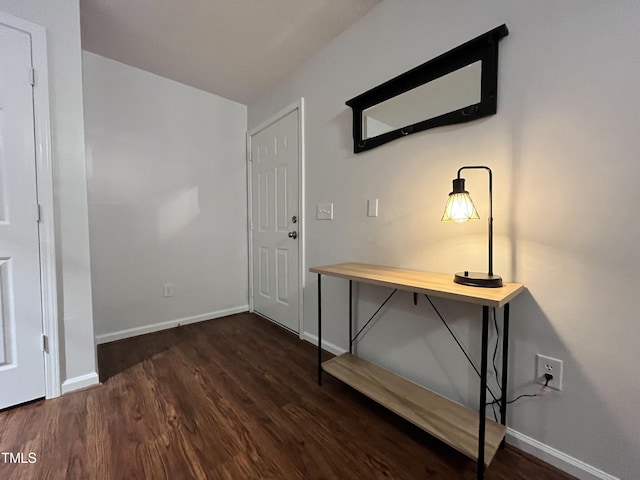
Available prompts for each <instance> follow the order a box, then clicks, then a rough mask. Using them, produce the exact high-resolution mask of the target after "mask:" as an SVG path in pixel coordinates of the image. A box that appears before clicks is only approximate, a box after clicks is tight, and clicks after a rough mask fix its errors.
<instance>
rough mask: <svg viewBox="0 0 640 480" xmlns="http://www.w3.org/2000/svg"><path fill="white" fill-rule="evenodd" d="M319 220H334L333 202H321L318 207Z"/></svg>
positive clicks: (317, 215)
mask: <svg viewBox="0 0 640 480" xmlns="http://www.w3.org/2000/svg"><path fill="white" fill-rule="evenodd" d="M316 218H317V219H318V220H333V203H319V204H318V206H317V209H316Z"/></svg>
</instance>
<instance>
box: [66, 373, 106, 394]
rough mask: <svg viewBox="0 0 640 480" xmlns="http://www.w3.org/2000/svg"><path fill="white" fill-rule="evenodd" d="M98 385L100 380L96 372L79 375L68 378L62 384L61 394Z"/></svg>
mask: <svg viewBox="0 0 640 480" xmlns="http://www.w3.org/2000/svg"><path fill="white" fill-rule="evenodd" d="M99 383H100V378H99V377H98V373H97V372H91V373H87V374H86V375H80V376H79V377H73V378H68V379H67V380H65V381H64V382H63V383H62V387H61V389H60V390H61V393H62V395H64V394H65V393H69V392H73V391H75V390H80V389H82V388H87V387H92V386H94V385H98V384H99Z"/></svg>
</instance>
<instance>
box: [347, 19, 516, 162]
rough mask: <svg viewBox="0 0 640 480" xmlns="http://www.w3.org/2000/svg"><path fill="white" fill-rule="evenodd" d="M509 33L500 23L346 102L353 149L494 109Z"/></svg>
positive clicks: (358, 149)
mask: <svg viewBox="0 0 640 480" xmlns="http://www.w3.org/2000/svg"><path fill="white" fill-rule="evenodd" d="M508 34H509V30H508V29H507V26H506V25H501V26H500V27H497V28H495V29H493V30H491V31H490V32H487V33H485V34H483V35H480V36H479V37H477V38H474V39H473V40H471V41H469V42H467V43H465V44H463V45H460V46H459V47H456V48H454V49H453V50H450V51H449V52H446V53H444V54H442V55H440V56H438V57H436V58H434V59H433V60H430V61H428V62H426V63H424V64H422V65H420V66H418V67H416V68H414V69H412V70H409V71H408V72H406V73H403V74H402V75H399V76H398V77H396V78H393V79H391V80H389V81H387V82H385V83H383V84H382V85H379V86H377V87H375V88H373V89H371V90H369V91H368V92H365V93H363V94H362V95H358V96H357V97H355V98H352V99H351V100H349V101H348V102H346V103H347V105H348V106H350V107H351V109H352V110H353V142H354V145H353V151H354V152H355V153H358V152H362V151H365V150H369V149H371V148H374V147H377V146H379V145H382V144H384V143H387V142H390V141H391V140H394V139H396V138H400V137H403V136H406V135H409V134H411V133H416V132H420V131H422V130H426V129H428V128H434V127H439V126H442V125H451V124H455V123H462V122H469V121H471V120H475V119H478V118H481V117H485V116H487V115H493V114H494V113H496V111H497V99H498V42H499V40H500V39H501V38H503V37H505V36H507V35H508Z"/></svg>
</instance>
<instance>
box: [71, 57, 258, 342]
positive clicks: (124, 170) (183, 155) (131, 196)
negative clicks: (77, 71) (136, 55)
mask: <svg viewBox="0 0 640 480" xmlns="http://www.w3.org/2000/svg"><path fill="white" fill-rule="evenodd" d="M83 68H84V88H85V121H86V124H85V125H86V135H87V170H88V171H87V175H88V186H89V213H90V216H89V226H90V233H91V264H92V286H93V292H94V317H95V330H96V336H97V339H98V341H100V342H104V341H110V340H114V339H116V338H122V337H126V336H131V335H135V334H139V333H145V332H148V331H152V330H157V329H159V328H167V327H170V326H174V325H175V324H177V323H186V322H189V321H194V320H205V319H208V318H212V317H215V316H221V315H224V314H228V313H232V312H236V311H246V310H247V308H248V307H247V291H248V280H247V278H248V276H247V271H248V267H247V227H246V225H247V194H246V159H245V150H246V148H245V145H246V140H245V134H246V127H247V117H246V106H244V105H241V104H239V103H236V102H232V101H230V100H227V99H224V98H222V97H219V96H216V95H212V94H210V93H206V92H203V91H201V90H197V89H195V88H192V87H188V86H185V85H182V84H179V83H177V82H174V81H171V80H167V79H165V78H162V77H159V76H157V75H153V74H150V73H147V72H144V71H142V70H139V69H136V68H132V67H129V66H127V65H124V64H122V63H119V62H115V61H113V60H110V59H107V58H104V57H101V56H98V55H95V54H92V53H89V52H84V53H83ZM165 283H171V284H173V289H174V295H173V297H169V298H164V297H163V284H165Z"/></svg>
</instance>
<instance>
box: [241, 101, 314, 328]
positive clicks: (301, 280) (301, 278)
mask: <svg viewBox="0 0 640 480" xmlns="http://www.w3.org/2000/svg"><path fill="white" fill-rule="evenodd" d="M296 110H297V111H298V135H299V138H298V162H299V165H298V212H299V217H300V219H299V222H298V233H299V235H300V236H299V238H300V243H299V247H298V269H299V272H298V336H299V338H300V339H303V338H304V335H303V333H304V319H303V313H304V308H303V297H304V295H303V293H304V285H305V275H304V272H305V263H304V259H305V254H304V252H305V243H306V242H305V223H306V221H305V217H306V215H305V210H304V198H305V195H304V164H305V161H304V151H305V148H304V98H300V99H299V100H297V101H295V102H293V103H292V104H290V105H288V106H287V107H285V108H283V109H282V110H280V111H279V112H278V113H276V114H275V115H272V116H271V117H269V118H268V119H266V120H265V121H264V122H262V123H261V124H259V125H258V126H256V127H254V128H252V129H251V130H249V132H247V211H248V223H247V232H248V238H249V245H248V249H249V272H248V275H249V311H250V312H253V311H254V309H253V293H252V292H253V287H254V285H253V232H252V230H251V225H252V222H253V211H252V209H253V207H252V205H253V202H252V192H253V181H252V175H251V173H252V163H251V137H252V136H254V135H256V134H257V133H259V132H260V131H262V130H264V129H265V128H267V127H268V126H270V125H272V124H273V123H275V122H277V121H278V120H280V119H282V118H284V117H286V116H287V115H288V114H290V113H291V112H293V111H296Z"/></svg>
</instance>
